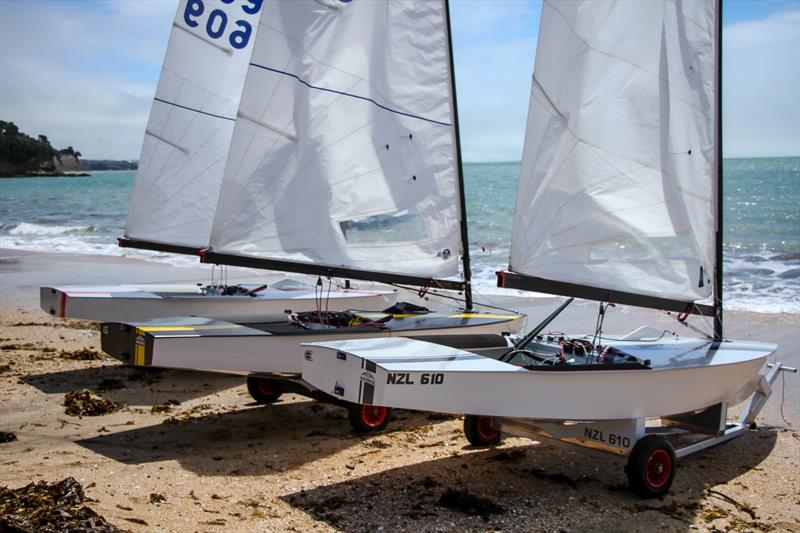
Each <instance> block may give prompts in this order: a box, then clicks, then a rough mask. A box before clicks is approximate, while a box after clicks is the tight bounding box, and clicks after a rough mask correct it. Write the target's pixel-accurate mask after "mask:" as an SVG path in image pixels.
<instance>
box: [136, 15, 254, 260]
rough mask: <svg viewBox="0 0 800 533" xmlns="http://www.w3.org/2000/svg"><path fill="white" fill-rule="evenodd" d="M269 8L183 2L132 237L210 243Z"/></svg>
mask: <svg viewBox="0 0 800 533" xmlns="http://www.w3.org/2000/svg"><path fill="white" fill-rule="evenodd" d="M261 8H262V0H232V1H226V2H220V1H217V0H181V2H180V4H179V6H178V13H177V15H176V16H175V21H174V22H173V27H172V33H171V35H170V39H169V44H168V47H167V53H166V57H165V59H164V65H163V68H162V70H161V77H160V79H159V82H158V88H157V89H156V95H155V98H154V100H153V107H152V109H151V111H150V120H149V121H148V123H147V131H146V134H145V138H144V144H143V146H142V154H141V157H140V159H139V170H138V172H137V174H136V181H135V184H134V188H133V195H132V197H131V202H130V207H129V212H128V223H127V226H126V228H125V234H126V237H128V238H129V239H137V240H143V241H152V242H158V243H167V244H175V245H183V246H189V247H194V248H201V247H205V246H206V245H207V244H208V238H209V234H210V233H211V223H212V221H213V217H214V210H215V208H216V205H217V199H218V196H219V189H220V184H221V182H222V176H223V171H224V169H225V160H226V158H227V155H228V148H229V146H230V141H231V136H232V134H233V125H234V121H235V119H236V109H237V107H238V105H239V98H240V96H241V92H242V87H243V85H244V79H245V75H246V73H247V64H248V62H249V59H250V53H251V51H252V48H253V42H254V40H255V34H256V30H257V28H258V19H259V16H260V12H261ZM131 245H132V244H126V246H131Z"/></svg>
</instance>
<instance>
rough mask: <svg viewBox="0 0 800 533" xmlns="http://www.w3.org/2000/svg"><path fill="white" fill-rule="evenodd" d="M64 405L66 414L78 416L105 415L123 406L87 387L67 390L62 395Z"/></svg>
mask: <svg viewBox="0 0 800 533" xmlns="http://www.w3.org/2000/svg"><path fill="white" fill-rule="evenodd" d="M64 406H65V407H66V409H65V412H66V413H67V414H68V415H70V416H78V417H83V416H101V415H106V414H108V413H113V412H115V411H119V410H120V409H122V408H123V407H124V406H123V405H122V404H121V403H117V402H113V401H111V400H107V399H105V398H103V397H102V396H100V395H99V394H97V393H96V392H94V391H90V390H88V389H82V390H77V391H73V392H68V393H67V394H66V395H65V396H64Z"/></svg>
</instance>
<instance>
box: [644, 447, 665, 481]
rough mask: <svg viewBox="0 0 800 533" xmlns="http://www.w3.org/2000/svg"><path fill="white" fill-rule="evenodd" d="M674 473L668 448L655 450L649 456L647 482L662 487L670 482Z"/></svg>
mask: <svg viewBox="0 0 800 533" xmlns="http://www.w3.org/2000/svg"><path fill="white" fill-rule="evenodd" d="M671 474H672V458H671V457H670V456H669V453H668V452H667V451H666V450H654V451H653V453H651V454H650V457H648V458H647V463H646V464H645V470H644V475H645V479H647V484H648V485H650V486H651V487H653V488H654V489H660V488H661V487H663V486H664V485H666V484H667V482H669V478H670V475H671Z"/></svg>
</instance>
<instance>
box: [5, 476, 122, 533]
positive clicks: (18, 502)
mask: <svg viewBox="0 0 800 533" xmlns="http://www.w3.org/2000/svg"><path fill="white" fill-rule="evenodd" d="M86 501H87V498H86V495H85V494H84V492H83V487H82V486H81V484H80V483H78V482H77V481H75V479H74V478H72V477H68V478H66V479H64V480H63V481H60V482H58V483H53V484H49V483H47V482H46V481H40V482H38V483H30V484H28V485H25V486H24V487H21V488H18V489H9V488H7V487H0V531H11V532H19V533H27V532H33V531H37V532H43V533H50V532H56V531H58V532H61V531H71V532H78V531H92V532H98V533H117V532H121V531H123V530H121V529H119V528H118V527H116V526H115V525H113V524H110V523H109V522H107V521H106V519H105V518H103V517H102V516H100V515H99V514H97V513H96V512H95V511H93V510H92V509H90V508H89V507H86V506H85V505H83V503H84V502H86ZM89 501H90V500H89Z"/></svg>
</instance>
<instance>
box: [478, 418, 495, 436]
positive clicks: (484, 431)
mask: <svg viewBox="0 0 800 533" xmlns="http://www.w3.org/2000/svg"><path fill="white" fill-rule="evenodd" d="M498 434H499V432H498V431H497V430H496V429H495V428H494V426H493V425H492V419H491V418H489V417H488V416H483V417H481V418H480V419H478V435H480V437H481V438H482V439H483V440H486V441H490V440H494V439H496V438H497V435H498Z"/></svg>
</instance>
